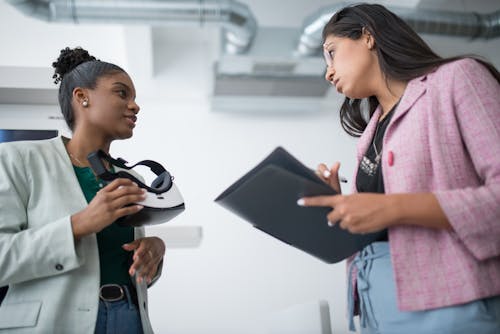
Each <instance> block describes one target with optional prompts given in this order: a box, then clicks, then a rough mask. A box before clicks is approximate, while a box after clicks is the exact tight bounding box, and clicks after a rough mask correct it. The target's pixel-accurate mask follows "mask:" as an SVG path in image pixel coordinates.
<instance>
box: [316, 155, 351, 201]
mask: <svg viewBox="0 0 500 334" xmlns="http://www.w3.org/2000/svg"><path fill="white" fill-rule="evenodd" d="M339 169H340V162H338V161H337V162H335V163H334V164H333V165H332V167H331V168H328V167H327V166H326V165H325V164H319V165H318V168H317V169H316V174H317V175H318V176H319V177H320V178H321V179H322V180H323V181H325V183H327V184H328V185H329V186H330V187H332V188H333V189H334V190H335V191H336V192H338V193H339V194H341V193H342V190H341V189H340V182H342V183H346V182H347V179H346V178H345V177H342V176H340V177H339V174H338V173H339Z"/></svg>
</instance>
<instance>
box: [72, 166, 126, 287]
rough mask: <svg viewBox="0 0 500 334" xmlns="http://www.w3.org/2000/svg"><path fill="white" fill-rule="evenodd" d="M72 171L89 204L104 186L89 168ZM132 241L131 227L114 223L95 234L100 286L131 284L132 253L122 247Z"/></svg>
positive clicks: (77, 168)
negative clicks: (129, 272) (129, 271)
mask: <svg viewBox="0 0 500 334" xmlns="http://www.w3.org/2000/svg"><path fill="white" fill-rule="evenodd" d="M73 169H74V170H75V174H76V177H77V178H78V182H79V183H80V187H81V188H82V191H83V194H84V195H85V198H86V199H87V202H88V203H90V201H91V200H92V199H93V198H94V197H95V195H96V194H97V192H98V191H99V190H100V189H101V188H102V187H103V186H104V185H105V184H104V182H102V181H101V180H98V179H97V178H96V176H95V175H94V173H93V172H92V170H91V169H90V167H77V166H73ZM133 240H134V228H133V227H121V226H118V225H117V224H114V223H113V224H111V225H109V226H108V227H106V228H104V229H103V230H102V231H101V232H99V233H97V245H98V247H99V264H100V267H101V285H104V284H112V283H114V284H131V279H130V276H129V274H128V270H129V268H130V266H131V265H132V255H133V253H132V252H128V251H126V250H124V249H123V248H122V245H123V244H126V243H129V242H132V241H133Z"/></svg>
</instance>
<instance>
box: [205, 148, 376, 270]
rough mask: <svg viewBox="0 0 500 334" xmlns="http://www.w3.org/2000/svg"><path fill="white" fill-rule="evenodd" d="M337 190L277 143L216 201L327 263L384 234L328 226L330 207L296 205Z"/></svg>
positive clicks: (336, 260)
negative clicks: (298, 201)
mask: <svg viewBox="0 0 500 334" xmlns="http://www.w3.org/2000/svg"><path fill="white" fill-rule="evenodd" d="M335 194H336V192H335V190H333V189H332V188H331V187H330V186H329V185H327V184H326V183H325V182H323V180H321V179H320V178H319V177H318V176H317V175H316V174H315V173H314V171H313V170H311V169H309V168H307V167H306V166H304V165H303V164H302V163H301V162H300V161H298V160H297V159H295V158H294V157H293V156H292V155H291V154H290V153H288V152H287V151H286V150H285V149H283V148H282V147H278V148H276V149H275V150H274V151H273V152H272V153H271V154H270V155H268V156H267V157H266V158H265V159H264V160H263V161H262V162H261V163H260V164H258V165H257V166H256V167H255V168H254V169H252V170H251V171H249V172H248V173H247V174H245V175H244V176H243V177H241V178H240V179H239V180H237V181H236V182H235V183H233V184H232V185H231V186H230V187H229V188H227V189H226V190H225V191H224V192H223V193H222V194H220V195H219V196H218V197H217V198H216V199H215V201H216V202H217V203H219V204H220V205H222V206H223V207H225V208H226V209H228V210H230V211H232V212H233V213H235V214H236V215H238V216H240V217H241V218H243V219H245V220H246V221H248V222H249V223H251V224H252V225H253V226H254V227H255V228H257V229H259V230H261V231H263V232H265V233H267V234H269V235H271V236H273V237H275V238H276V239H278V240H281V241H282V242H284V243H287V244H289V245H291V246H293V247H296V248H298V249H300V250H302V251H304V252H306V253H308V254H310V255H313V256H315V257H316V258H319V259H321V260H322V261H324V262H327V263H336V262H339V261H342V260H344V259H345V258H347V257H349V256H351V255H353V254H354V253H356V252H357V251H359V250H361V249H362V248H363V247H365V246H366V245H368V244H369V243H371V242H373V241H375V240H376V239H377V238H379V237H380V236H381V235H382V234H383V233H384V232H376V233H368V234H352V233H349V232H348V231H346V230H343V229H341V228H340V227H339V226H338V224H335V225H334V226H333V227H330V226H328V224H327V218H326V215H327V214H328V212H329V211H330V210H331V208H325V207H301V206H299V205H297V200H298V199H299V198H301V197H305V196H316V195H335Z"/></svg>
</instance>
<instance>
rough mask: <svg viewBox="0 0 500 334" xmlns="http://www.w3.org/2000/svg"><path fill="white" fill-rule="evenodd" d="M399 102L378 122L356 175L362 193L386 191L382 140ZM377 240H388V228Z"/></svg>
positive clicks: (359, 190) (357, 185) (358, 187)
mask: <svg viewBox="0 0 500 334" xmlns="http://www.w3.org/2000/svg"><path fill="white" fill-rule="evenodd" d="M398 104H399V102H398V103H396V105H394V107H392V109H391V110H390V111H389V113H388V114H387V116H386V117H384V119H383V120H381V121H380V122H379V123H378V124H377V128H376V129H375V134H374V135H373V139H372V142H371V144H370V146H369V147H368V150H367V151H366V153H365V155H364V156H363V158H362V160H361V163H360V164H359V169H358V174H357V176H356V188H357V190H358V192H360V193H368V192H370V193H379V194H384V193H385V188H384V177H383V175H382V165H381V164H380V159H381V157H382V149H383V148H382V142H383V138H384V134H385V130H386V129H387V125H388V124H389V122H390V120H391V118H392V115H393V114H394V110H395V109H396V107H397V105H398ZM377 241H388V235H387V230H385V233H384V235H383V236H381V237H380V238H378V239H377Z"/></svg>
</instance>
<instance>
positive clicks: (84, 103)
mask: <svg viewBox="0 0 500 334" xmlns="http://www.w3.org/2000/svg"><path fill="white" fill-rule="evenodd" d="M82 106H84V107H85V108H87V107H88V106H89V101H88V100H83V102H82Z"/></svg>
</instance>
